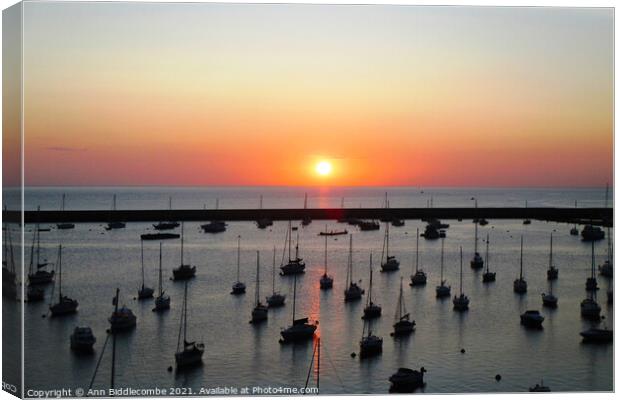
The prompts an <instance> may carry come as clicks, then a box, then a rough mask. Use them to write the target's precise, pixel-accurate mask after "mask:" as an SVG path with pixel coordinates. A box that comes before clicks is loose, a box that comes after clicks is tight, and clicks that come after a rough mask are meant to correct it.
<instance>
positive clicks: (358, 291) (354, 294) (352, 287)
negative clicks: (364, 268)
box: [344, 235, 364, 302]
mask: <svg viewBox="0 0 620 400" xmlns="http://www.w3.org/2000/svg"><path fill="white" fill-rule="evenodd" d="M347 282H348V283H349V287H348V288H346V289H345V291H344V301H345V302H348V301H354V300H359V299H361V298H362V295H363V294H364V290H363V289H362V288H361V287H359V285H358V284H357V283H355V282H354V281H353V235H349V259H348V261H347Z"/></svg>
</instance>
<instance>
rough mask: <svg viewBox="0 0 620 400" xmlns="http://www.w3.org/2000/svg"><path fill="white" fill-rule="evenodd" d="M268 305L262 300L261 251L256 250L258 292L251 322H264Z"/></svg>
mask: <svg viewBox="0 0 620 400" xmlns="http://www.w3.org/2000/svg"><path fill="white" fill-rule="evenodd" d="M267 316H268V314H267V306H266V305H264V304H263V303H261V301H260V253H259V252H258V251H257V252H256V292H255V295H254V309H253V310H252V320H251V321H250V322H251V323H257V322H262V321H265V320H266V319H267Z"/></svg>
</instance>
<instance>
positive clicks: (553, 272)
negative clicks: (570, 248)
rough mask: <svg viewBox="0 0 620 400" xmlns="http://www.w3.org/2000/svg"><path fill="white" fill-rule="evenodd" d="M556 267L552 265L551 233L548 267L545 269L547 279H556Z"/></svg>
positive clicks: (551, 237)
mask: <svg viewBox="0 0 620 400" xmlns="http://www.w3.org/2000/svg"><path fill="white" fill-rule="evenodd" d="M558 272H559V271H558V269H557V268H556V267H555V265H553V233H552V234H551V235H550V238H549V268H548V269H547V280H550V281H551V280H555V279H558Z"/></svg>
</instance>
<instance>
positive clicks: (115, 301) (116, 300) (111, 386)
mask: <svg viewBox="0 0 620 400" xmlns="http://www.w3.org/2000/svg"><path fill="white" fill-rule="evenodd" d="M119 291H120V290H119V288H116V297H115V298H114V315H116V313H117V312H118V293H119ZM110 332H112V371H111V372H110V388H111V389H114V375H116V372H115V369H116V333H115V332H114V330H113V329H110Z"/></svg>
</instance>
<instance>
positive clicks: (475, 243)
mask: <svg viewBox="0 0 620 400" xmlns="http://www.w3.org/2000/svg"><path fill="white" fill-rule="evenodd" d="M474 225H475V228H474V254H478V220H476V223H475V224H474Z"/></svg>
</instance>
